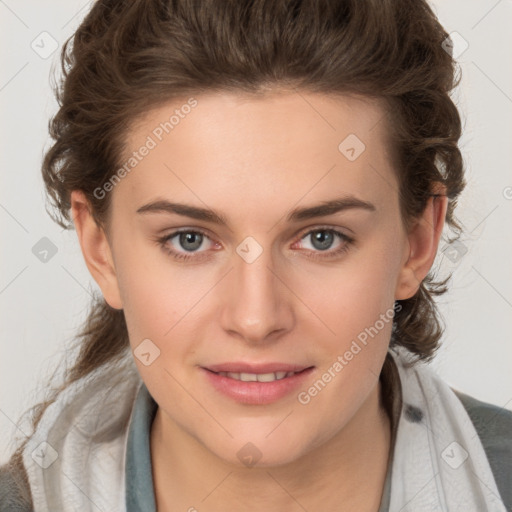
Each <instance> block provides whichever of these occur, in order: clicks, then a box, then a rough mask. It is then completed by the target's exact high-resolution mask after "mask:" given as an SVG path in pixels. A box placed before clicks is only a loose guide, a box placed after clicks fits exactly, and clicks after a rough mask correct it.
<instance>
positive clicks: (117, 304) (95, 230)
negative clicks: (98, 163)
mask: <svg viewBox="0 0 512 512" xmlns="http://www.w3.org/2000/svg"><path fill="white" fill-rule="evenodd" d="M71 211H72V215H73V221H74V224H75V229H76V232H77V235H78V240H79V242H80V247H81V248H82V253H83V255H84V259H85V264H86V265H87V268H88V269H89V272H90V273H91V275H92V277H93V278H94V280H95V281H96V282H97V283H98V286H99V287H100V288H101V291H102V293H103V297H104V298H105V301H106V302H107V303H108V305H109V306H111V307H112V308H114V309H123V305H122V301H121V295H120V293H119V286H118V282H117V276H116V272H115V266H114V259H113V257H112V252H111V250H110V245H109V243H108V239H107V236H106V234H105V232H104V230H103V229H102V228H101V227H100V226H98V225H97V224H96V221H95V220H94V218H93V217H92V214H91V211H92V210H91V206H90V204H89V201H88V200H87V198H86V197H85V194H84V193H83V192H82V191H81V190H73V191H72V192H71Z"/></svg>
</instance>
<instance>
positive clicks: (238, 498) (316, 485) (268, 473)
mask: <svg viewBox="0 0 512 512" xmlns="http://www.w3.org/2000/svg"><path fill="white" fill-rule="evenodd" d="M380 394H381V384H380V380H378V381H377V384H376V386H375V387H374V389H373V390H372V392H371V393H370V394H369V396H368V398H367V400H366V401H365V402H364V403H363V405H362V406H361V408H360V409H359V410H358V411H357V413H356V414H355V416H354V417H353V418H352V419H351V420H350V422H349V423H348V424H347V425H346V426H345V427H344V428H343V429H342V430H341V431H339V432H338V433H337V434H336V435H335V436H334V437H332V438H331V439H329V440H328V441H327V442H325V443H324V444H322V445H321V446H318V447H317V448H315V449H313V450H311V451H310V452H308V453H307V454H306V455H304V456H303V457H301V458H300V459H298V460H295V461H293V462H292V463H289V464H285V465H281V466H276V467H272V468H257V467H253V468H240V467H236V466H233V465H231V464H228V463H227V462H225V461H223V460H222V459H219V458H218V457H217V456H216V455H215V454H213V453H212V452H210V451H209V450H208V449H206V447H205V446H204V445H202V444H201V443H199V442H198V441H197V440H196V439H195V438H194V437H192V436H190V435H189V434H188V433H187V432H185V431H183V430H182V429H181V428H180V427H179V426H178V425H176V424H175V423H174V422H173V421H172V420H171V419H170V418H169V417H167V415H165V413H163V412H162V410H161V409H160V408H159V409H158V410H157V413H156V416H155V419H154V421H153V424H152V429H151V457H152V465H153V479H154V488H155V499H156V504H157V510H158V511H159V512H165V511H170V510H180V509H182V510H194V507H196V508H197V509H198V510H199V509H200V510H208V511H212V512H213V511H215V512H216V511H224V510H226V509H228V510H231V509H233V508H235V507H236V508H240V509H243V510H246V511H249V512H252V511H259V510H262V509H264V510H266V511H268V512H273V511H276V512H277V511H282V510H303V509H306V510H319V509H320V508H321V509H322V510H324V511H331V510H332V511H334V510H336V511H338V512H339V511H345V510H346V511H349V510H358V511H361V512H364V511H368V512H370V511H371V512H375V511H376V510H378V508H379V504H380V502H381V497H382V491H383V487H384V483H385V479H386V474H387V467H388V459H389V455H390V453H389V452H390V440H391V428H390V418H389V416H388V413H387V412H386V410H385V409H384V407H383V405H382V400H381V399H380Z"/></svg>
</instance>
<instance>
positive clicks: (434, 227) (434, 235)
mask: <svg viewBox="0 0 512 512" xmlns="http://www.w3.org/2000/svg"><path fill="white" fill-rule="evenodd" d="M432 193H433V194H435V195H433V196H431V197H429V200H428V203H427V206H426V208H425V210H424V212H423V213H422V214H421V216H420V217H419V218H418V219H416V220H415V222H414V224H413V225H412V226H411V228H410V230H409V233H408V234H407V240H408V249H407V251H408V253H409V255H408V257H407V255H406V258H405V259H406V261H405V263H404V264H403V266H402V269H401V271H400V274H399V278H398V281H397V287H396V291H395V299H396V300H405V299H409V298H411V297H412V296H413V295H414V294H415V293H416V292H417V291H418V289H419V287H420V285H421V282H422V281H423V279H424V278H425V277H426V276H427V274H428V272H429V270H430V269H431V267H432V264H433V263H434V259H435V257H436V254H437V248H438V246H439V240H440V238H441V233H442V231H443V226H444V221H445V217H446V210H447V207H448V198H447V197H446V188H445V187H444V186H443V185H441V184H439V183H438V184H436V186H435V188H434V190H433V192H432Z"/></svg>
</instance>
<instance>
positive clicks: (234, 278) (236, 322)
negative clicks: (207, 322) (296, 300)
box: [221, 246, 295, 344]
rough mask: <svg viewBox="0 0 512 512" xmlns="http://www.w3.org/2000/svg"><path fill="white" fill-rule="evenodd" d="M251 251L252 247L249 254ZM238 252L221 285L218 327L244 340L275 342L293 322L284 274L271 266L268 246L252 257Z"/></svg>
mask: <svg viewBox="0 0 512 512" xmlns="http://www.w3.org/2000/svg"><path fill="white" fill-rule="evenodd" d="M246 248H247V246H246ZM251 250H252V251H253V250H254V247H251V248H250V249H249V254H250V251H251ZM260 251H261V249H260ZM260 251H259V252H260ZM240 254H242V256H240ZM240 254H239V253H237V252H235V253H234V254H233V265H234V268H233V269H232V271H231V272H230V273H229V276H228V278H227V279H226V283H225V284H224V288H223V299H222V301H221V307H222V311H221V323H222V327H223V328H224V330H225V331H227V332H229V333H230V334H231V335H232V336H237V337H239V338H240V339H243V340H245V341H246V342H247V343H251V344H254V343H265V342H268V341H271V340H272V341H275V340H276V339H277V338H279V337H281V336H283V335H284V334H285V333H287V332H289V331H290V330H291V329H292V328H293V324H294V321H295V317H294V311H293V303H292V300H293V299H292V298H293V293H292V292H291V290H290V289H289V287H288V286H287V283H286V275H284V274H285V273H284V272H283V271H282V268H281V267H279V268H278V269H276V268H274V265H273V261H272V254H271V250H270V249H265V250H263V251H262V252H261V253H260V254H259V255H258V256H257V257H256V259H254V260H253V259H252V258H251V257H246V255H245V254H244V252H243V251H240ZM252 256H253V257H254V254H253V255H252Z"/></svg>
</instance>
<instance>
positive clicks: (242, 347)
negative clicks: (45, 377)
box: [0, 0, 512, 512]
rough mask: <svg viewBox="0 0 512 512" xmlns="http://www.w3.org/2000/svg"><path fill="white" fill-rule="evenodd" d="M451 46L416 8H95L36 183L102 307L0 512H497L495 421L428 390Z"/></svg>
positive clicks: (455, 131) (511, 443) (446, 168)
mask: <svg viewBox="0 0 512 512" xmlns="http://www.w3.org/2000/svg"><path fill="white" fill-rule="evenodd" d="M447 37H448V34H447V33H446V32H445V31H444V29H443V28H442V27H441V25H440V24H439V22H438V20H437V19H436V17H435V15H434V14H433V12H432V10H431V9H430V7H429V6H428V4H427V3H426V2H425V1H424V0H393V1H391V0H386V1H382V0H378V1H377V0H364V1H363V0H303V1H300V0H295V1H292V0H288V1H286V0H272V1H270V0H251V1H249V0H248V1H244V2H240V1H238V0H222V1H220V0H209V1H204V2H193V1H191V0H174V1H164V0H130V1H119V0H118V1H114V0H104V1H99V2H96V3H95V4H94V6H93V8H92V10H91V12H90V13H89V14H88V16H87V17H86V18H85V20H84V21H83V23H82V24H81V25H80V26H79V28H78V30H77V31H76V33H75V34H74V37H73V38H72V39H71V40H70V41H68V42H67V43H66V45H65V46H64V48H63V53H62V66H63V70H64V72H65V74H64V78H63V82H62V88H61V89H60V90H59V91H58V93H57V94H58V99H59V103H60V109H59V111H58V113H57V114H56V116H55V117H54V119H53V120H52V123H51V135H52V137H53V138H54V139H55V143H54V145H53V146H52V148H51V149H50V150H49V151H48V153H47V155H46V158H45V160H44V165H43V177H44V180H45V184H46V188H47V192H48V194H49V197H50V199H51V201H52V204H53V205H54V206H55V207H56V210H55V213H56V215H55V213H53V214H52V216H53V218H54V219H55V220H56V221H57V222H58V223H59V224H60V225H61V226H63V227H72V226H74V227H75V229H76V232H77V236H78V241H79V243H80V246H81V249H82V252H83V255H84V259H85V262H86V264H87V267H88V269H89V270H90V272H91V275H92V276H93V277H94V279H95V281H96V282H97V283H98V285H99V287H100V289H101V292H102V295H101V297H97V298H96V301H95V302H94V303H93V304H92V305H91V311H90V314H89V317H88V319H87V323H86V325H85V326H84V328H83V330H82V332H80V333H79V335H78V336H77V340H78V341H79V343H80V344H81V350H80V354H79V357H78V359H77V361H76V363H75V365H74V366H73V367H72V369H71V370H70V371H69V373H68V375H67V379H66V381H65V382H63V384H62V386H61V388H60V389H57V390H55V391H54V393H53V395H51V396H50V397H49V398H48V400H47V401H46V402H45V403H43V404H40V406H39V407H38V408H37V409H36V414H35V415H34V432H33V434H32V435H31V436H30V437H29V438H28V439H26V440H25V441H24V442H23V443H22V445H21V446H20V447H19V449H18V450H17V451H16V453H15V454H13V456H12V458H11V461H10V463H9V464H8V465H6V466H5V467H3V468H2V479H1V488H2V490H1V491H0V492H1V493H2V500H1V501H2V504H1V506H0V509H1V510H27V511H28V510H34V511H37V512H43V511H57V510H59V511H76V510H80V511H82V510H83V511H93V510H94V511H95V510H102V511H107V510H116V511H119V510H126V511H129V512H131V511H138V510H143V511H155V510H158V512H163V511H196V510H197V511H215V512H217V511H226V510H246V511H260V510H266V511H282V510H287V511H295V510H297V511H300V510H302V511H303V510H308V511H314V510H325V511H353V510H357V511H363V512H364V511H367V512H385V511H392V512H395V511H399V510H401V511H405V510H411V511H414V512H427V511H440V510H443V511H453V510H464V511H483V510H486V511H487V510H492V511H496V512H497V511H500V512H504V511H506V510H507V509H509V510H510V507H511V506H512V495H511V489H512V485H511V483H512V481H511V474H512V462H511V456H510V455H511V453H512V434H511V427H512V413H510V412H508V411H505V410H501V409H500V408H498V407H496V406H494V405H492V404H487V403H483V402H480V401H478V400H476V399H475V398H473V397H471V396H468V395H465V394H463V393H460V392H459V391H455V390H453V389H451V388H450V387H449V386H448V385H447V384H446V383H445V382H443V381H442V380H441V379H440V378H439V377H438V376H437V375H436V374H435V373H434V372H433V371H432V370H431V369H429V367H428V364H427V363H428V361H429V360H431V359H432V357H433V356H434V354H435V351H436V349H437V348H438V346H439V342H440V339H441V336H442V327H441V324H440V321H439V317H438V313H437V310H436V305H435V302H434V296H435V295H436V294H440V293H442V292H443V291H444V290H445V289H446V286H445V285H446V282H447V281H446V280H445V281H444V282H441V283H440V282H437V281H436V280H435V276H433V275H432V273H430V269H431V267H432V264H433V261H434V258H435V256H436V253H437V249H438V245H439V239H440V236H441V233H442V230H443V227H444V225H445V222H446V224H447V225H448V226H449V227H452V228H453V229H454V230H455V231H456V232H460V226H458V224H457V223H456V221H455V218H454V209H455V205H456V200H457V198H458V197H459V195H460V193H461V192H462V190H463V188H464V177H463V163H462V158H461V153H460V151H459V148H458V145H457V144H458V140H459V137H460V135H461V123H460V118H459V114H458V111H457V108H456V106H455V105H454V103H453V102H452V100H451V98H450V96H449V93H450V91H451V90H452V89H453V88H454V87H455V86H456V85H457V82H456V80H455V62H454V60H453V58H452V56H451V55H450V54H449V53H447V51H445V48H447V47H449V46H447V45H446V44H443V43H445V42H446V41H447ZM71 43H72V44H71Z"/></svg>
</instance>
